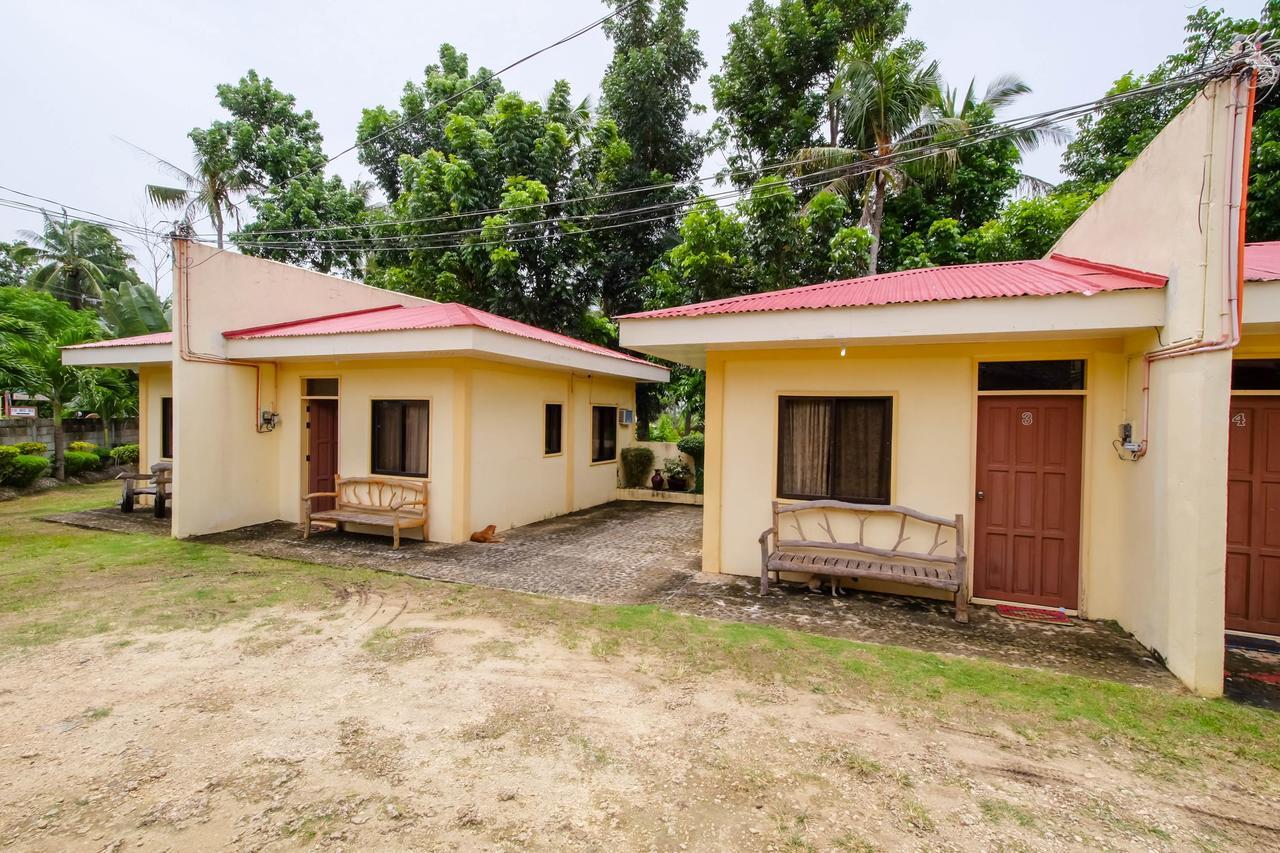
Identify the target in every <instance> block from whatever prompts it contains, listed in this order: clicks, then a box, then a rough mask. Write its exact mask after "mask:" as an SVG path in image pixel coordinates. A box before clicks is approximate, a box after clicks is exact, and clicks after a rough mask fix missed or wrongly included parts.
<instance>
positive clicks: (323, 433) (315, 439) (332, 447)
mask: <svg viewBox="0 0 1280 853" xmlns="http://www.w3.org/2000/svg"><path fill="white" fill-rule="evenodd" d="M337 473H338V401H337V400H308V401H307V492H308V493H311V492H332V491H333V490H334V489H333V486H334V479H333V478H334V476H335V475H336V474H337ZM326 509H333V498H316V499H315V500H314V501H312V502H311V510H312V512H318V511H320V510H326Z"/></svg>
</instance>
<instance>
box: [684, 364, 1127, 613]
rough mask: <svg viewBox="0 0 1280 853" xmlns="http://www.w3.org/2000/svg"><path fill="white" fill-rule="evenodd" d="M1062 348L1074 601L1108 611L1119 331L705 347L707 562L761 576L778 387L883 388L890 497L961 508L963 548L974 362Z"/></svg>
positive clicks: (1116, 572)
mask: <svg viewBox="0 0 1280 853" xmlns="http://www.w3.org/2000/svg"><path fill="white" fill-rule="evenodd" d="M1067 358H1083V359H1086V360H1087V381H1086V385H1087V389H1086V391H1085V392H1084V395H1083V396H1084V397H1085V414H1084V418H1085V424H1084V427H1085V429H1084V459H1083V460H1082V475H1083V476H1082V490H1083V506H1082V518H1081V528H1082V531H1081V533H1082V536H1081V540H1082V541H1081V578H1082V588H1083V595H1082V596H1081V609H1082V610H1084V611H1085V612H1087V613H1088V615H1090V616H1107V615H1111V614H1113V613H1114V612H1115V610H1116V608H1117V607H1118V602H1117V600H1116V599H1117V597H1118V596H1119V595H1121V594H1122V590H1121V588H1120V587H1119V586H1118V585H1117V583H1116V582H1115V580H1116V578H1118V577H1120V576H1121V575H1122V574H1123V571H1124V565H1123V562H1122V560H1121V559H1120V557H1119V552H1120V549H1119V543H1120V541H1121V540H1122V539H1123V538H1124V525H1123V509H1124V507H1123V498H1122V488H1121V485H1120V483H1121V480H1122V479H1123V477H1124V476H1125V474H1126V473H1127V472H1126V470H1125V465H1126V464H1127V463H1124V462H1122V461H1121V460H1120V459H1119V458H1118V457H1117V455H1116V452H1115V450H1114V449H1113V447H1112V445H1111V442H1112V440H1113V439H1114V438H1115V437H1116V435H1117V430H1118V428H1119V424H1120V422H1121V420H1122V419H1123V416H1124V404H1125V397H1124V384H1125V364H1126V358H1125V355H1124V352H1123V342H1122V341H1119V340H1102V341H1062V342H1042V343H1036V344H1030V345H1028V344H1023V345H1013V344H965V345H960V344H956V345H930V346H914V347H849V348H848V349H847V355H846V356H845V357H843V358H842V357H841V356H840V355H839V349H838V348H837V347H834V346H833V347H830V348H828V349H822V350H811V349H805V350H792V351H776V350H769V351H757V352H733V353H713V354H712V357H711V358H710V359H709V371H708V376H707V388H708V406H707V418H708V429H707V435H708V438H709V447H708V451H707V463H706V464H707V474H706V484H705V485H706V503H705V513H706V516H705V528H704V548H703V568H704V570H706V571H711V572H717V571H721V572H727V573H732V574H742V575H759V572H760V547H759V543H758V537H759V535H760V532H761V531H762V530H764V529H765V528H767V527H769V525H770V524H771V522H772V518H771V514H770V503H771V502H772V501H773V500H774V499H775V498H776V496H777V491H776V477H777V459H778V457H777V422H778V415H777V412H778V402H777V398H778V397H779V396H787V395H825V394H832V395H853V396H888V397H892V398H893V401H894V413H893V460H892V462H893V464H892V473H891V484H892V485H891V500H892V501H893V502H894V503H897V504H902V505H906V506H909V507H913V508H915V509H918V510H921V511H923V512H926V513H930V514H934V515H940V516H943V517H950V516H953V515H955V514H956V513H962V514H963V515H964V516H965V519H966V522H967V525H966V526H967V528H968V539H969V542H968V547H969V551H970V553H972V528H973V517H974V485H973V484H974V471H975V465H976V457H975V454H976V449H977V443H976V441H977V439H976V427H977V398H978V391H977V365H978V362H979V361H996V360H1024V359H1025V360H1034V359H1067ZM1028 393H1032V392H1028ZM918 592H919V591H918V590H916V591H915V593H916V594H918Z"/></svg>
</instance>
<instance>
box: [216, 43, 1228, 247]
mask: <svg viewBox="0 0 1280 853" xmlns="http://www.w3.org/2000/svg"><path fill="white" fill-rule="evenodd" d="M1232 64H1233V60H1232V59H1231V58H1227V59H1223V60H1219V61H1217V62H1215V63H1211V64H1209V65H1205V66H1202V67H1200V68H1197V69H1195V70H1193V71H1190V72H1187V73H1186V74H1182V75H1179V76H1177V77H1171V78H1168V79H1166V80H1162V81H1158V82H1156V83H1150V84H1147V85H1145V86H1140V87H1136V88H1134V89H1130V90H1128V91H1125V92H1120V93H1116V94H1114V95H1107V96H1104V97H1102V98H1097V99H1094V100H1091V101H1085V102H1083V103H1080V104H1075V105H1072V106H1069V107H1060V108H1057V109H1054V110H1046V111H1044V112H1040V113H1034V114H1031V115H1028V116H1023V117H1021V118H1018V119H1011V120H1008V121H1005V122H999V123H993V124H987V125H981V126H979V127H976V128H973V129H971V130H969V131H967V132H966V133H965V134H964V136H968V135H978V136H984V135H986V134H987V133H988V132H989V131H990V130H991V129H992V128H1009V127H1015V126H1018V127H1017V131H1025V130H1031V129H1037V128H1041V127H1043V128H1048V127H1052V126H1055V125H1057V124H1061V123H1063V122H1064V121H1067V120H1069V119H1071V118H1074V117H1078V116H1079V115H1080V114H1081V111H1083V112H1093V111H1095V110H1098V109H1103V108H1105V107H1108V106H1110V105H1112V104H1115V103H1121V102H1124V101H1128V100H1133V99H1136V98H1141V97H1146V96H1149V95H1152V94H1156V93H1159V92H1161V91H1164V90H1167V89H1171V88H1180V87H1182V86H1185V85H1189V84H1191V83H1194V82H1197V81H1200V80H1203V79H1206V78H1208V77H1210V76H1213V75H1215V74H1216V73H1218V72H1221V71H1223V70H1226V69H1227V68H1229V67H1230V66H1231V65H1232ZM1021 125H1025V126H1021ZM961 138H963V136H962V137H961ZM983 141H986V140H985V139H984V140H983ZM851 153H853V154H855V155H876V154H877V151H876V149H874V148H870V147H868V148H863V149H853V150H852V152H851ZM803 162H804V161H803V160H790V161H785V162H780V163H775V164H772V165H769V166H763V167H760V168H758V169H741V170H736V171H729V172H717V173H714V174H710V175H703V176H700V177H697V178H694V179H693V180H692V182H691V183H694V184H700V183H705V182H707V181H710V180H719V179H723V178H724V177H726V176H728V177H739V176H750V175H755V174H758V173H765V172H769V171H778V170H781V169H785V168H789V167H794V166H798V165H802V164H803ZM684 185H685V182H681V181H669V182H664V183H657V184H650V185H647V186H643V187H633V188H628V189H623V190H615V191H611V192H605V193H595V194H590V195H584V196H576V197H569V198H565V199H558V200H548V201H545V202H535V203H531V204H526V205H517V206H514V207H509V208H488V209H483V210H473V211H466V212H463V213H449V214H438V215H434V216H427V217H419V218H413V219H400V220H386V221H383V222H370V223H361V224H359V225H349V224H348V225H325V226H316V227H312V228H296V229H275V230H261V231H256V232H252V233H253V234H257V235H275V234H286V235H288V234H304V233H321V232H325V231H340V230H349V229H351V228H353V227H388V226H395V225H410V224H421V223H425V222H445V221H451V220H456V219H463V218H471V217H481V216H487V215H495V214H509V213H513V212H517V211H521V210H530V209H536V208H545V207H559V206H566V205H570V204H574V203H577V202H584V201H595V200H600V199H607V198H614V197H619V196H625V195H632V194H636V193H642V192H650V191H655V190H662V189H671V188H676V187H681V186H684ZM674 203H676V202H673V204H674ZM617 213H618V214H619V215H621V214H625V213H626V211H619V212H617ZM477 230H479V229H477ZM239 233H241V234H243V233H244V232H239ZM448 233H458V232H456V231H455V232H448ZM200 236H202V237H208V236H210V235H209V234H202V235H200ZM256 244H257V243H255V245H256Z"/></svg>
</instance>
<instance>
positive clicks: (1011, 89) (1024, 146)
mask: <svg viewBox="0 0 1280 853" xmlns="http://www.w3.org/2000/svg"><path fill="white" fill-rule="evenodd" d="M976 83H977V81H975V80H972V79H971V80H970V81H969V88H968V89H966V90H965V93H964V97H963V98H962V97H961V96H960V90H959V89H949V88H947V87H946V86H939V88H938V93H937V100H936V102H935V104H934V109H935V110H936V111H937V113H938V115H940V116H942V117H944V118H947V119H952V120H955V121H957V122H960V123H961V124H962V125H963V126H964V129H965V130H966V131H968V130H970V129H972V128H974V127H976V126H979V125H982V124H987V123H989V122H990V121H992V120H993V119H994V118H997V117H998V116H999V114H1000V111H1001V110H1003V109H1004V108H1005V107H1007V106H1009V105H1010V104H1012V103H1013V102H1014V101H1016V100H1017V99H1018V98H1020V97H1022V96H1023V95H1029V94H1031V86H1030V85H1028V84H1027V83H1026V81H1024V80H1022V78H1020V77H1018V75H1016V74H1002V75H1001V76H999V77H997V78H996V79H994V80H992V81H991V82H990V83H988V84H987V91H986V93H985V94H983V96H982V98H981V99H979V98H978V97H977V94H976V93H977V89H976ZM1004 138H1006V139H1008V140H1009V141H1010V142H1012V143H1013V144H1014V145H1015V146H1017V148H1018V151H1020V152H1021V153H1023V154H1026V153H1028V152H1031V151H1034V150H1035V149H1036V148H1039V147H1040V146H1041V145H1043V144H1044V143H1046V142H1052V143H1055V144H1057V143H1065V142H1068V141H1070V139H1071V134H1069V133H1068V132H1067V131H1066V130H1064V129H1063V128H1061V127H1059V126H1058V125H1053V124H1044V125H1028V126H1026V127H1022V128H1019V129H1017V130H1013V131H1012V132H1010V133H1008V134H1007V135H1005V137H1004ZM1019 186H1020V189H1021V190H1022V191H1023V192H1024V193H1026V194H1028V195H1044V194H1046V193H1048V192H1049V191H1050V190H1052V189H1053V184H1051V183H1049V182H1048V181H1045V180H1042V179H1040V178H1037V177H1034V176H1032V175H1028V174H1026V173H1023V174H1022V175H1021V179H1020V184H1019Z"/></svg>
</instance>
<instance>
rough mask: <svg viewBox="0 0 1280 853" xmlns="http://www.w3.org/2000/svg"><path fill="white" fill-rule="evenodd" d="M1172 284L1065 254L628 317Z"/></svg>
mask: <svg viewBox="0 0 1280 853" xmlns="http://www.w3.org/2000/svg"><path fill="white" fill-rule="evenodd" d="M1167 282H1168V279H1167V278H1165V277H1164V276H1161V275H1155V274H1153V273H1146V272H1140V271H1138V270H1132V269H1128V268H1126V267H1117V266H1112V265H1110V264H1099V263H1094V262H1093V261H1086V260H1081V259H1080V258H1069V257H1067V256H1065V255H1052V256H1050V257H1048V258H1045V259H1041V260H1033V261H1008V262H1001V263H992V264H965V265H961V266H950V267H926V268H924V269H918V270H903V271H902V272H889V273H881V274H879V275H869V276H864V277H862V278H850V279H845V280H843V281H831V282H827V283H825V284H811V285H808V286H806V287H793V288H790V289H788V290H775V291H772V292H769V293H752V294H748V295H746V296H735V297H732V298H729V299H717V300H715V301H714V302H700V303H698V304H696V305H681V306H678V307H676V308H662V309H659V310H657V311H644V312H641V313H638V314H624V315H623V316H624V317H625V318H630V319H637V318H649V317H701V316H705V315H708V314H743V313H748V312H753V311H790V310H795V309H807V308H856V307H862V306H868V305H895V304H899V303H904V302H939V301H943V300H951V299H983V298H990V297H996V296H1052V295H1055V294H1061V293H1080V294H1085V295H1090V294H1093V293H1100V292H1105V291H1112V290H1132V289H1135V288H1155V287H1164V286H1165V284H1166V283H1167Z"/></svg>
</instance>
